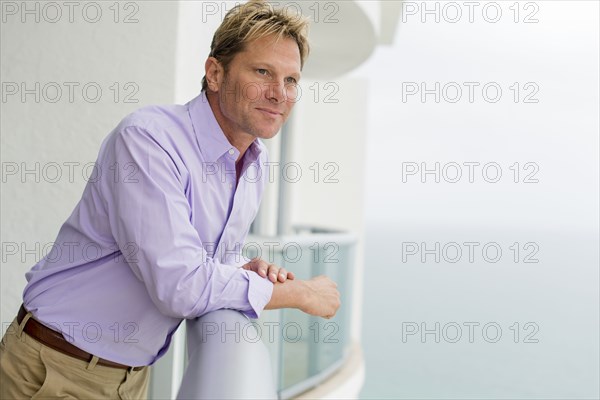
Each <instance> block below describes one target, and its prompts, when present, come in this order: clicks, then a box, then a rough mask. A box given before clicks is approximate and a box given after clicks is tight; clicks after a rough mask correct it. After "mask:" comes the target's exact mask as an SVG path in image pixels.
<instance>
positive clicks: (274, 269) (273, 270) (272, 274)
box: [269, 264, 279, 283]
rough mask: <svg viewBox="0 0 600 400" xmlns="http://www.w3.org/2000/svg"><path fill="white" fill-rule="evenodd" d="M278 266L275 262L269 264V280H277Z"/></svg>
mask: <svg viewBox="0 0 600 400" xmlns="http://www.w3.org/2000/svg"><path fill="white" fill-rule="evenodd" d="M278 274H279V267H278V266H277V265H275V264H271V265H269V280H270V281H271V282H273V283H275V282H277V279H278Z"/></svg>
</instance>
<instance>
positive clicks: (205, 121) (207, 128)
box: [188, 92, 264, 162]
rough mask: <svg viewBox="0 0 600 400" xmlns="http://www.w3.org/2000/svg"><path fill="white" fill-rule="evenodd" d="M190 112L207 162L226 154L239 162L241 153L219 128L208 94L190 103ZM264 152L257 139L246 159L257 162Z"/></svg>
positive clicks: (245, 156) (204, 93) (199, 96)
mask: <svg viewBox="0 0 600 400" xmlns="http://www.w3.org/2000/svg"><path fill="white" fill-rule="evenodd" d="M188 112H189V114H190V118H191V119H192V125H193V127H194V133H195V134H196V139H197V141H198V145H199V146H200V152H201V153H202V156H203V157H204V159H205V160H206V161H208V162H215V161H217V160H218V159H219V158H221V157H222V156H223V155H224V154H228V155H229V156H230V157H232V158H233V159H234V160H237V158H238V157H239V155H240V152H239V150H238V149H236V148H235V147H234V146H232V145H231V143H229V140H227V137H226V136H225V134H224V133H223V130H222V129H221V127H220V126H219V123H218V122H217V119H216V118H215V115H214V113H213V112H212V109H211V108H210V104H209V103H208V99H207V98H206V92H201V93H200V95H198V96H197V97H196V98H194V99H193V100H191V101H190V102H189V103H188ZM263 150H264V145H263V144H262V143H261V142H260V140H258V139H255V140H254V141H253V142H252V144H251V145H250V147H248V150H246V154H245V155H244V158H245V159H246V160H248V161H250V162H252V161H255V160H257V159H258V157H259V156H260V154H261V153H262V152H263Z"/></svg>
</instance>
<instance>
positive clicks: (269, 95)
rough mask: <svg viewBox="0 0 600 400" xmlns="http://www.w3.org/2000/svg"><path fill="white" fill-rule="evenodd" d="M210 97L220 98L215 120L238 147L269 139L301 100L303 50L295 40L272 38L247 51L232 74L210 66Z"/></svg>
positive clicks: (237, 59) (213, 64)
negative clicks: (256, 139) (237, 142)
mask: <svg viewBox="0 0 600 400" xmlns="http://www.w3.org/2000/svg"><path fill="white" fill-rule="evenodd" d="M206 69H207V75H206V76H207V80H208V81H209V94H210V92H211V91H212V92H216V93H213V94H214V95H216V97H217V99H218V107H216V108H217V110H214V108H213V111H215V116H216V117H217V120H218V121H219V124H220V125H221V128H222V129H223V131H224V132H225V135H227V136H228V137H229V139H230V140H231V139H233V141H238V140H245V141H248V140H249V141H251V140H254V139H255V138H257V137H258V138H263V139H269V138H272V137H273V136H275V134H276V133H277V132H278V131H279V129H280V128H281V126H282V125H283V123H284V122H285V120H286V119H287V118H288V116H289V114H290V112H291V110H292V108H293V106H294V104H295V102H296V101H297V97H298V88H297V84H298V81H299V80H300V50H299V49H298V45H297V43H296V42H295V41H294V40H293V39H290V38H282V39H280V40H279V41H276V40H275V37H274V36H267V37H263V38H260V39H257V40H254V41H252V42H250V43H248V44H247V45H246V49H245V51H243V52H241V53H238V54H236V55H235V57H234V58H233V60H232V61H231V63H230V64H229V69H228V71H227V72H225V71H224V69H223V67H222V65H221V64H220V63H218V61H216V60H215V59H212V60H211V59H209V60H207V68H206Z"/></svg>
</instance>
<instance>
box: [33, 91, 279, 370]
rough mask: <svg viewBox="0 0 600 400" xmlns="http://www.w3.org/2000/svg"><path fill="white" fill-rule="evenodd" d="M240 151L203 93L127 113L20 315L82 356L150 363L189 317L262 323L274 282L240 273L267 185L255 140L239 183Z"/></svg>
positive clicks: (36, 271) (37, 270)
mask: <svg viewBox="0 0 600 400" xmlns="http://www.w3.org/2000/svg"><path fill="white" fill-rule="evenodd" d="M238 156H239V151H238V150H237V149H236V148H235V147H233V146H232V145H231V144H230V143H229V141H228V140H227V138H226V137H225V135H224V134H223V131H222V130H221V128H220V127H219V124H218V123H217V120H216V119H215V116H214V114H213V113H212V110H211V108H210V105H209V104H208V101H207V99H206V95H205V94H204V93H202V94H200V95H199V96H198V97H196V98H195V99H193V100H192V101H190V102H189V103H188V104H186V105H185V106H181V105H172V106H151V107H145V108H142V109H140V110H138V111H136V112H134V113H132V114H130V115H128V116H127V117H126V118H125V119H123V121H121V123H120V124H119V125H118V126H117V127H116V128H115V130H114V131H113V132H111V134H110V135H109V136H108V137H107V138H106V139H105V140H104V142H103V143H102V146H101V148H100V152H99V154H98V160H97V162H96V169H95V171H94V173H93V174H91V175H92V176H91V177H90V180H89V181H88V183H87V185H86V187H85V190H84V192H83V196H82V198H81V200H80V201H79V203H78V204H77V206H76V207H75V210H74V211H73V213H72V214H71V216H70V217H69V218H68V219H67V221H66V222H65V223H64V224H63V226H62V227H61V229H60V231H59V233H58V237H57V238H56V241H55V246H54V247H53V248H52V251H50V252H49V253H48V254H47V255H46V256H45V257H44V258H43V259H42V260H41V261H40V262H39V263H38V264H36V265H35V266H34V267H33V268H32V269H31V270H30V271H29V272H28V273H27V274H26V278H27V281H28V284H27V286H26V287H25V290H24V293H23V298H24V304H25V308H27V309H28V310H29V311H31V312H32V313H33V316H34V317H35V318H36V319H37V320H39V321H41V322H42V323H44V324H46V325H47V326H49V327H51V328H53V329H57V330H60V331H62V332H63V336H65V338H66V339H67V340H69V341H71V342H72V343H73V344H75V345H76V346H78V347H80V348H81V349H83V350H85V351H87V352H89V353H92V354H95V355H97V356H98V357H101V358H105V359H108V360H111V361H115V362H118V363H122V364H126V365H131V366H141V365H149V364H152V363H154V362H155V361H156V360H157V359H158V358H160V357H161V356H162V355H163V354H164V353H165V352H166V351H167V349H168V347H169V343H170V340H171V336H172V334H173V332H174V331H175V330H176V329H177V327H178V326H179V324H180V323H181V321H182V319H184V318H195V317H199V316H201V315H203V314H205V313H208V312H210V311H213V310H217V309H223V308H230V309H235V310H240V311H241V312H243V313H244V314H246V315H247V316H248V317H251V318H257V317H258V316H259V314H260V312H261V311H262V310H263V308H264V307H265V305H266V304H267V303H268V302H269V300H270V298H271V294H272V291H273V284H272V283H271V282H269V281H268V280H267V279H264V278H261V277H260V276H259V275H258V274H256V273H254V272H252V271H247V270H244V269H241V268H239V267H240V266H241V265H243V264H245V263H246V262H247V260H245V259H244V258H243V257H242V254H241V250H242V246H243V244H244V240H245V238H246V236H247V234H248V231H249V228H250V224H251V223H252V221H253V220H254V218H255V216H256V213H257V212H258V207H259V204H260V200H261V197H262V193H263V189H264V186H265V182H266V181H267V179H268V177H267V176H266V174H267V168H265V165H266V164H265V163H266V161H267V155H266V149H265V147H264V145H263V144H262V143H261V142H260V141H259V140H258V139H257V140H255V141H254V142H253V143H252V145H251V146H250V147H249V148H248V150H247V151H246V153H245V154H244V157H243V164H242V165H243V166H242V173H241V175H240V178H239V183H237V184H236V168H235V160H236V159H237V158H238Z"/></svg>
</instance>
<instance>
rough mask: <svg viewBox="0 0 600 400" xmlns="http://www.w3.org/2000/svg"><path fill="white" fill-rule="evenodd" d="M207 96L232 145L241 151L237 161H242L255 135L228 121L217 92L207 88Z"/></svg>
mask: <svg viewBox="0 0 600 400" xmlns="http://www.w3.org/2000/svg"><path fill="white" fill-rule="evenodd" d="M206 98H207V99H208V104H209V105H210V108H211V110H212V112H213V114H214V116H215V119H216V120H217V122H218V123H219V126H220V127H221V130H222V131H223V134H224V135H225V137H226V138H227V140H228V141H229V143H231V145H232V146H233V147H235V148H236V149H238V151H239V152H240V156H239V157H238V159H237V160H236V162H237V161H240V160H241V159H242V158H243V157H244V154H245V153H246V150H248V147H250V145H251V144H252V142H254V140H255V137H254V136H252V135H249V134H248V133H246V132H242V131H239V130H236V127H234V126H232V125H231V124H230V123H228V121H227V118H225V116H224V115H223V113H221V107H219V98H218V96H217V94H216V93H215V92H211V91H209V90H207V91H206Z"/></svg>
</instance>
